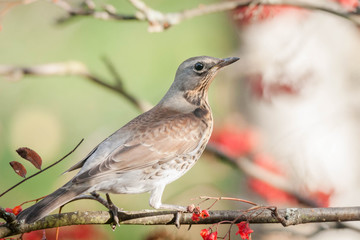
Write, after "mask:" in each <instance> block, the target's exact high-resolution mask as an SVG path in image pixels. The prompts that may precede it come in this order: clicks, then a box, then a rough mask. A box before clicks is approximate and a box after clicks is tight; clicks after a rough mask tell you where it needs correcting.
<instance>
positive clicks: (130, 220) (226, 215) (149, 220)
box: [0, 207, 360, 238]
mask: <svg viewBox="0 0 360 240" xmlns="http://www.w3.org/2000/svg"><path fill="white" fill-rule="evenodd" d="M177 214H178V212H176V211H156V210H154V211H149V210H146V211H133V212H119V215H118V216H119V220H120V223H121V224H129V225H169V224H170V225H171V224H174V223H175V219H176V215H177ZM180 214H181V216H180V218H179V222H180V224H183V225H189V224H214V223H218V222H221V221H230V222H231V221H234V220H236V222H241V221H249V223H262V224H264V223H281V220H280V219H279V217H280V218H281V219H284V223H283V224H285V225H286V226H290V225H298V224H304V223H323V222H345V221H359V220H360V207H343V208H285V209H280V210H277V214H278V217H277V216H275V215H274V211H271V210H269V208H260V209H255V210H251V209H250V210H233V211H230V210H215V211H209V214H210V217H208V218H205V219H200V220H199V221H198V222H194V221H192V220H191V217H192V214H191V213H180ZM111 221H112V219H111V215H110V213H109V212H106V211H91V212H90V211H86V212H70V213H62V214H54V215H50V216H47V217H45V218H43V219H41V220H39V221H37V222H35V223H33V224H23V223H20V224H17V225H15V226H12V228H10V227H9V226H8V225H7V224H5V225H1V226H0V238H4V237H8V236H12V235H15V234H20V233H26V232H31V231H35V230H40V229H47V228H54V227H63V226H70V225H86V224H102V225H103V224H110V223H111Z"/></svg>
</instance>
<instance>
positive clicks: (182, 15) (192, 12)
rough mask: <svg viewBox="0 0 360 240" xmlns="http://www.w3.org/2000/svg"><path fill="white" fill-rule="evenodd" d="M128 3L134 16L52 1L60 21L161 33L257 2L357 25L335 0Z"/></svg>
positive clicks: (87, 4)
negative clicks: (84, 20)
mask: <svg viewBox="0 0 360 240" xmlns="http://www.w3.org/2000/svg"><path fill="white" fill-rule="evenodd" d="M129 2H130V3H131V4H132V5H133V6H134V7H135V8H136V9H137V12H136V13H135V14H134V15H126V14H119V13H117V11H116V9H115V8H114V7H113V6H111V5H105V7H104V8H103V10H100V11H99V10H96V8H95V4H94V3H93V2H92V1H90V0H87V1H84V3H83V4H82V7H81V8H78V9H75V8H73V7H71V6H70V4H68V3H67V2H65V1H64V0H59V1H56V2H55V4H56V5H57V6H59V7H61V8H62V9H64V10H65V11H66V12H67V13H68V16H67V17H65V18H62V19H60V21H59V22H61V23H63V22H66V21H68V20H70V19H72V18H74V17H78V16H87V17H93V18H97V19H102V20H120V21H123V20H138V21H146V22H148V23H149V28H148V31H149V32H162V31H164V30H166V29H168V28H169V27H171V26H173V25H176V24H179V23H181V22H182V21H184V20H187V19H190V18H194V17H198V16H203V15H207V14H211V13H217V12H224V11H230V10H234V9H236V8H238V7H246V6H249V5H252V4H257V5H288V6H294V7H300V8H304V9H309V10H316V11H323V12H327V13H330V14H334V15H336V16H339V17H342V18H345V19H347V20H349V21H351V22H353V23H354V24H356V25H358V26H360V19H359V16H358V15H356V14H355V13H349V12H347V11H346V10H345V9H344V8H343V7H341V6H340V5H338V4H336V3H332V2H325V1H309V0H233V1H223V2H220V3H215V4H209V5H205V4H201V5H199V6H198V7H195V8H192V9H187V10H184V11H181V12H172V13H163V12H160V11H157V10H155V9H153V8H151V7H149V6H147V5H146V4H145V3H144V2H143V1H141V0H129Z"/></svg>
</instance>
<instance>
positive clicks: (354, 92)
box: [0, 0, 360, 239]
mask: <svg viewBox="0 0 360 240" xmlns="http://www.w3.org/2000/svg"><path fill="white" fill-rule="evenodd" d="M9 2H11V1H1V0H0V11H1V12H0V13H1V31H0V53H1V54H0V65H15V66H33V65H39V64H45V63H54V62H68V61H80V62H82V63H84V64H85V65H86V66H87V68H88V70H89V71H90V72H91V73H92V74H94V75H96V76H98V77H99V78H101V79H102V80H104V81H106V82H107V83H110V84H113V83H114V81H113V79H112V78H113V76H112V75H111V74H110V73H109V71H108V69H107V68H106V66H105V64H104V61H103V58H104V57H106V58H107V59H108V60H110V61H111V62H112V64H113V65H114V67H115V68H116V69H117V71H118V72H119V73H120V75H121V78H122V80H123V84H124V86H125V88H126V89H127V90H128V91H129V93H131V94H133V95H134V96H135V97H137V98H139V99H140V100H144V101H147V102H149V103H150V104H153V105H154V104H156V103H157V102H158V101H159V100H160V99H161V97H162V96H163V95H164V94H165V92H166V91H167V89H168V88H169V86H170V84H171V83H172V81H173V78H174V75H175V71H176V69H177V67H178V65H179V64H180V63H181V62H182V61H184V60H185V59H187V58H189V57H193V56H199V55H208V56H214V57H221V58H222V57H229V56H238V57H240V58H241V60H240V61H239V62H238V63H237V64H236V65H232V66H229V67H228V68H227V69H226V70H225V71H223V72H221V73H220V74H219V75H218V76H217V79H216V80H215V81H214V83H213V84H212V86H211V88H210V93H209V99H210V105H211V106H212V109H213V114H214V121H215V127H214V134H213V136H212V140H211V144H212V145H214V146H216V147H218V148H219V149H221V150H222V151H224V152H225V153H226V154H228V155H229V156H232V157H242V158H244V157H246V159H247V160H249V162H251V164H253V165H254V166H255V167H258V168H260V169H262V170H266V171H269V172H270V173H272V174H273V175H276V176H278V177H281V178H282V179H283V181H284V182H286V187H284V188H283V189H281V188H279V186H273V185H276V184H273V183H272V182H266V181H263V179H259V178H254V176H253V175H252V174H250V175H249V173H248V172H246V171H245V174H244V171H243V170H244V169H239V168H238V167H237V166H235V165H234V164H229V162H228V161H222V160H220V159H219V158H216V157H215V156H213V155H212V154H209V153H205V154H204V155H203V156H202V158H201V159H200V161H199V162H198V163H197V164H196V165H195V167H194V168H193V169H192V170H191V171H189V172H188V173H187V174H186V175H185V176H183V177H182V178H180V179H179V180H177V181H175V182H174V183H172V184H170V185H168V186H167V188H166V189H165V193H164V195H163V202H166V203H176V204H182V205H189V204H191V203H196V202H197V201H198V200H191V199H192V198H196V197H198V196H203V195H207V196H231V197H240V198H245V199H249V200H252V201H255V202H257V203H263V204H275V205H277V206H285V207H289V206H309V205H310V206H349V205H356V204H357V202H356V201H357V199H359V196H358V192H357V191H356V190H355V191H354V189H358V187H360V186H359V183H360V181H359V180H360V179H359V174H358V171H359V169H360V168H359V160H358V159H359V154H360V148H359V146H358V144H359V142H360V141H359V140H360V139H359V133H360V132H359V130H360V127H359V120H360V119H359V112H358V111H359V108H358V107H359V103H360V101H359V100H360V99H359V96H360V95H359V93H360V89H359V86H360V85H359V82H358V80H359V77H360V68H359V64H358V63H359V62H360V51H359V50H360V35H359V28H358V27H356V25H355V24H353V23H351V22H350V21H348V20H346V19H344V18H340V17H338V16H334V15H331V14H329V13H324V12H310V11H306V10H302V9H299V8H292V7H284V6H276V7H275V6H272V7H266V6H258V7H257V6H252V7H247V8H238V9H237V10H236V11H233V12H222V13H214V14H210V15H204V16H201V17H197V18H192V19H189V20H186V21H183V22H181V23H180V24H179V25H176V26H173V27H170V28H169V29H168V30H166V31H164V32H162V33H149V32H148V31H147V27H148V23H146V22H139V21H101V20H97V19H92V18H87V17H78V18H74V19H72V20H70V21H67V22H66V23H62V24H58V23H57V22H56V20H57V19H59V18H61V17H63V16H66V13H65V12H64V10H62V9H61V8H59V7H57V6H55V5H54V3H53V2H52V1H35V2H34V3H31V4H26V5H23V4H20V5H18V6H16V7H13V8H11V9H10V10H9V11H5V10H6V7H7V6H8V3H9ZM216 2H218V1H215V0H205V1H201V0H183V1H169V0H151V1H147V2H146V3H147V4H148V5H149V6H151V7H152V8H154V9H157V10H159V11H162V12H178V11H181V10H184V9H191V8H194V7H196V6H198V5H199V4H211V3H216ZM323 2H324V4H325V6H328V5H329V6H336V7H337V8H336V9H340V10H342V11H348V12H354V13H355V12H356V11H357V7H358V5H359V2H358V1H340V0H339V1H330V0H329V1H323ZM78 3H80V1H78V2H72V3H71V4H73V5H74V6H77V4H78ZM95 3H96V4H97V5H98V6H101V5H102V4H105V3H110V4H112V5H113V6H114V7H115V8H116V9H117V10H118V12H120V13H128V14H133V13H134V8H133V6H132V5H130V4H129V2H128V1H125V0H118V1H95ZM139 113H140V111H139V110H138V109H136V108H135V107H134V106H133V105H131V104H130V103H129V101H128V100H126V99H125V98H124V97H122V96H121V95H119V94H118V93H115V92H113V91H111V90H109V89H107V88H104V87H102V86H99V85H97V84H95V83H93V82H91V81H89V80H87V79H85V78H82V77H77V76H70V75H69V76H46V77H45V76H42V77H38V76H27V77H24V78H20V79H15V78H13V77H9V76H0V182H1V183H2V184H1V190H0V191H3V190H5V189H7V188H8V187H10V186H12V185H13V184H15V183H16V182H18V181H19V180H20V178H19V176H17V175H16V174H15V173H14V172H13V171H12V169H11V168H10V166H9V162H10V161H14V160H15V161H20V162H22V163H24V161H22V160H20V157H19V156H18V155H17V153H16V152H15V150H16V149H17V148H19V147H29V148H31V149H34V150H35V151H36V152H37V153H39V154H40V155H41V157H42V158H43V161H44V164H43V166H47V165H49V164H51V163H53V162H54V161H55V160H57V159H59V158H61V157H62V156H64V155H65V154H66V153H68V152H69V151H70V150H71V149H72V148H73V147H74V146H75V145H76V144H77V143H78V142H79V141H80V140H81V139H82V138H85V141H84V143H83V144H82V145H81V146H80V147H79V148H78V150H76V152H75V153H73V154H72V155H71V156H70V157H68V158H67V159H66V160H64V161H63V162H61V163H60V164H59V165H57V166H56V167H54V168H51V169H50V170H48V171H47V172H45V173H43V174H40V175H39V176H37V177H35V178H34V179H31V180H30V181H27V182H26V183H25V184H23V185H21V186H20V187H18V188H17V189H15V190H13V191H12V192H10V193H8V194H7V195H5V196H4V197H2V198H0V206H2V207H9V208H13V207H14V206H16V205H19V204H20V203H22V202H24V201H27V200H31V199H36V198H38V197H41V196H44V195H47V194H49V193H50V192H52V191H53V190H55V189H56V188H58V187H60V186H61V185H62V184H64V183H65V182H67V181H68V180H69V179H70V178H71V177H72V176H73V175H74V173H68V174H65V175H60V174H61V173H62V172H63V171H65V170H66V169H67V168H69V167H70V166H72V165H73V164H75V163H76V162H78V161H79V160H81V159H82V158H83V157H84V156H85V155H86V154H87V153H88V152H89V151H91V150H92V148H93V147H95V146H96V145H97V144H98V143H99V142H100V141H102V140H103V139H104V138H106V137H107V136H108V135H110V134H111V133H113V132H114V131H115V130H117V129H118V128H120V127H121V126H123V125H124V124H125V123H127V122H128V121H129V120H131V119H132V118H134V117H135V116H137V115H138V114H139ZM24 165H25V166H26V168H27V169H28V175H30V174H32V173H34V172H36V170H35V168H33V167H32V166H31V165H30V163H28V162H25V163H24ZM239 166H240V168H241V166H243V165H241V164H240V165H239ZM255 175H256V174H255ZM289 188H290V189H291V191H289ZM286 190H288V191H286ZM292 193H296V194H298V195H297V196H293V195H292ZM299 195H300V196H301V197H303V198H305V199H307V200H309V201H307V202H305V203H304V202H302V201H300V200H299ZM112 199H113V201H114V203H115V204H116V205H117V206H118V207H121V208H123V209H124V210H141V209H148V208H149V205H148V199H149V195H148V194H140V195H117V196H115V195H114V196H112ZM24 207H27V205H24ZM203 207H206V204H205V205H204V206H203ZM247 207H248V206H246V205H245V206H244V205H243V204H238V203H232V202H219V203H217V204H216V205H215V206H214V207H213V208H212V209H213V210H215V209H238V208H247ZM97 209H101V210H104V209H103V208H102V207H101V206H100V205H99V204H98V203H96V202H92V201H85V200H83V201H81V202H75V203H71V204H69V205H68V206H66V207H65V208H64V209H63V211H73V210H97ZM252 227H253V228H254V229H255V232H254V233H253V234H252V235H253V239H271V237H273V236H274V239H275V238H276V239H331V238H330V237H335V236H336V237H337V235H336V233H334V232H332V230H330V231H321V233H319V234H312V233H313V232H316V231H317V230H318V229H324V228H327V227H324V225H319V224H313V225H311V226H305V228H300V227H298V226H297V227H292V228H286V229H284V228H282V227H279V228H273V227H269V226H252ZM187 228H188V227H187V226H182V227H181V229H180V230H177V229H176V228H175V227H174V226H167V227H154V226H126V225H122V226H121V227H120V228H118V229H116V231H115V232H113V231H112V230H111V228H110V227H109V226H90V227H89V226H85V227H66V228H62V229H61V231H60V237H61V238H60V239H99V238H102V239H120V238H125V239H200V238H201V237H200V236H199V232H200V229H202V228H205V226H192V228H191V230H190V231H187ZM228 229H229V226H223V227H222V228H221V230H220V233H221V234H222V235H223V234H225V233H226V231H227V230H228ZM334 231H335V230H334ZM338 231H339V230H336V232H338ZM341 231H342V232H341V236H342V237H345V238H343V239H358V237H359V235H352V234H355V231H347V232H346V233H344V231H343V230H341ZM329 232H330V233H329ZM75 233H76V234H77V235H76V234H75ZM36 234H38V235H36ZM51 234H52V233H50V232H49V233H48V237H49V239H51V238H52V237H51V236H52V235H51ZM221 234H220V236H221ZM345 234H349V235H345ZM41 235H42V233H32V235H30V234H29V235H28V236H26V235H25V239H40V237H41ZM329 235H330V237H329ZM161 237H162V238H161Z"/></svg>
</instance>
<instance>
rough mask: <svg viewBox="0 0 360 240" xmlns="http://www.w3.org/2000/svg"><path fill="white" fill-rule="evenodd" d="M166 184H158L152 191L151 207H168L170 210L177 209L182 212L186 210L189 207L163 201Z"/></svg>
mask: <svg viewBox="0 0 360 240" xmlns="http://www.w3.org/2000/svg"><path fill="white" fill-rule="evenodd" d="M164 188H165V186H158V187H157V188H155V189H154V190H152V191H151V196H150V201H149V204H150V206H151V207H153V208H155V209H168V210H177V211H181V212H186V211H187V207H184V206H178V205H172V204H164V203H162V202H161V197H162V194H163V192H164Z"/></svg>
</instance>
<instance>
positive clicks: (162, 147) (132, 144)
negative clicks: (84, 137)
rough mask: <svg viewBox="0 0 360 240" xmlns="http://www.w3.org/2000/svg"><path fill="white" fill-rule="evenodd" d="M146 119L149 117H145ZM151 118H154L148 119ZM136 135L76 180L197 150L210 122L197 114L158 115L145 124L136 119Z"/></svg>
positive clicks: (93, 177) (141, 165)
mask: <svg viewBox="0 0 360 240" xmlns="http://www.w3.org/2000/svg"><path fill="white" fill-rule="evenodd" d="M141 120H142V121H144V122H146V118H144V117H143V118H142V119H141ZM148 120H150V119H148ZM129 124H130V126H127V127H128V128H131V125H133V126H134V127H133V129H132V132H133V135H132V137H131V138H129V139H128V140H127V141H126V142H125V143H124V144H122V145H120V146H118V147H117V148H116V149H114V150H113V151H112V152H111V153H110V154H109V155H108V157H107V158H106V159H105V160H103V161H101V162H100V163H99V164H97V165H96V166H94V167H92V168H91V169H89V170H88V171H85V172H83V173H81V174H79V175H78V176H76V177H75V178H74V179H73V180H74V181H75V182H84V181H88V180H89V179H91V180H94V179H96V178H100V177H102V176H105V175H108V174H110V175H111V174H113V173H121V172H125V171H131V170H134V169H143V168H146V167H149V166H152V165H154V164H157V163H161V162H166V161H169V160H171V159H173V158H175V157H176V156H181V155H184V154H186V153H189V152H191V151H193V150H194V149H196V147H197V146H198V144H199V141H200V139H201V138H202V136H203V132H204V131H205V129H206V128H207V127H208V126H207V124H206V123H204V122H203V121H201V120H200V119H199V118H197V117H196V116H195V115H194V114H192V113H190V114H179V115H173V116H171V115H170V116H168V117H166V118H164V117H161V116H157V117H155V116H154V117H153V118H151V122H147V123H145V124H142V123H139V122H136V119H135V124H132V122H130V123H129Z"/></svg>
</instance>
